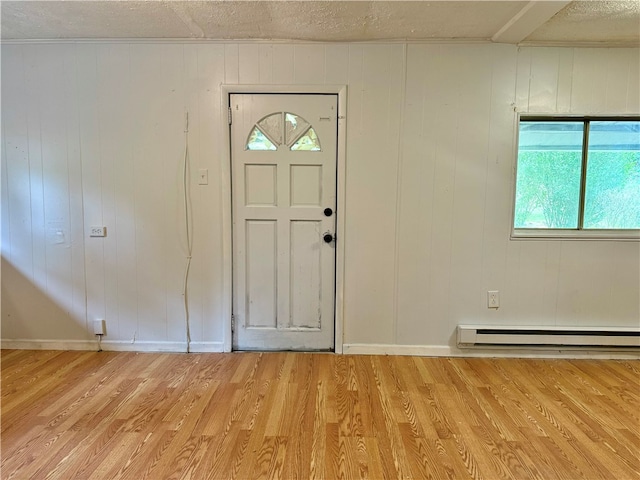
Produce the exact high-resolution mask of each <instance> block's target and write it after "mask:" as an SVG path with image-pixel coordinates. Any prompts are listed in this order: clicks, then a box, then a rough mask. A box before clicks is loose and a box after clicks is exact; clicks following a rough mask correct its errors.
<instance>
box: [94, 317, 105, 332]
mask: <svg viewBox="0 0 640 480" xmlns="http://www.w3.org/2000/svg"><path fill="white" fill-rule="evenodd" d="M93 333H94V334H95V335H106V333H107V325H106V322H105V321H104V320H94V321H93Z"/></svg>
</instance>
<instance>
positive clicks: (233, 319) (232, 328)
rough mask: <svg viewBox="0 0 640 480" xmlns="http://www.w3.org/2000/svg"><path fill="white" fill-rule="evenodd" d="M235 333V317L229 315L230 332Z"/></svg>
mask: <svg viewBox="0 0 640 480" xmlns="http://www.w3.org/2000/svg"><path fill="white" fill-rule="evenodd" d="M235 331H236V316H235V315H233V314H232V315H231V332H235Z"/></svg>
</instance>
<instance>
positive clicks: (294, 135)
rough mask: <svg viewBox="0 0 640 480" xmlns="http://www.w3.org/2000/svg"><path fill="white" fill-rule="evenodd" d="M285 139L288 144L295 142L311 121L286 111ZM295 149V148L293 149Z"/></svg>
mask: <svg viewBox="0 0 640 480" xmlns="http://www.w3.org/2000/svg"><path fill="white" fill-rule="evenodd" d="M284 118H285V140H286V142H285V143H286V144H287V145H291V144H292V143H293V142H295V141H296V140H297V139H298V137H299V136H300V135H302V133H303V132H304V131H305V130H306V129H307V127H308V126H309V122H307V121H306V120H305V119H304V118H302V117H299V116H298V115H296V114H294V113H285V114H284ZM292 150H293V149H292Z"/></svg>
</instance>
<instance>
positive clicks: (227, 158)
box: [220, 85, 347, 353]
mask: <svg viewBox="0 0 640 480" xmlns="http://www.w3.org/2000/svg"><path fill="white" fill-rule="evenodd" d="M220 93H221V96H222V98H221V101H220V118H221V125H222V128H223V131H222V139H223V141H222V142H221V143H222V158H223V159H224V160H223V161H222V162H221V163H222V171H221V176H222V255H223V269H222V270H223V271H222V282H223V283H222V285H223V290H224V293H223V298H224V304H223V306H222V315H223V323H224V329H223V336H222V342H223V351H224V352H231V351H232V342H233V335H232V332H231V322H232V318H231V316H232V313H233V256H232V253H233V250H232V248H233V219H232V207H233V199H232V193H233V192H232V188H231V126H230V125H229V121H228V119H229V108H230V106H231V102H230V99H231V95H232V94H236V93H237V94H251V93H255V94H270V93H272V94H283V93H284V94H286V93H290V94H291V93H293V94H330V95H337V96H338V142H337V152H336V153H337V157H336V162H337V168H336V182H337V184H336V196H337V199H336V200H337V208H336V216H337V218H336V239H337V241H336V270H335V288H336V292H335V305H334V328H335V331H334V352H335V353H342V345H343V332H344V315H343V314H344V247H345V242H344V232H345V225H346V215H345V205H346V203H345V194H346V188H345V187H346V184H345V179H346V153H347V143H346V139H347V137H346V133H347V86H346V85H221V86H220Z"/></svg>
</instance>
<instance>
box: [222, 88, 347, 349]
mask: <svg viewBox="0 0 640 480" xmlns="http://www.w3.org/2000/svg"><path fill="white" fill-rule="evenodd" d="M230 106H231V113H232V124H231V176H232V188H233V279H234V282H233V314H234V324H235V325H234V329H233V348H234V349H235V350H332V349H333V347H334V299H335V251H336V250H335V225H336V212H335V210H336V158H337V116H338V97H337V95H319V94H308V95H307V94H304V95H302V94H296V95H289V94H278V95H275V94H232V95H231V96H230ZM332 238H333V240H332Z"/></svg>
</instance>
